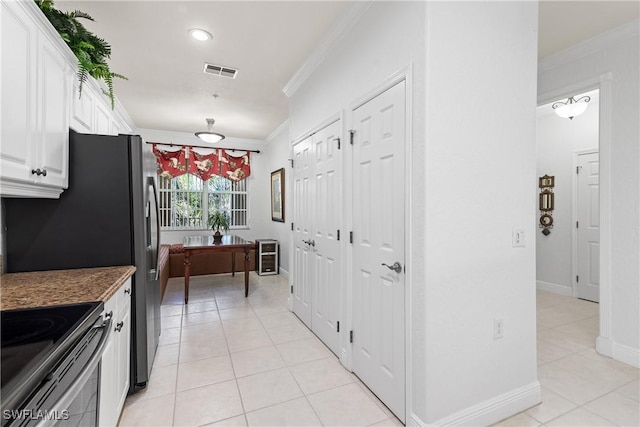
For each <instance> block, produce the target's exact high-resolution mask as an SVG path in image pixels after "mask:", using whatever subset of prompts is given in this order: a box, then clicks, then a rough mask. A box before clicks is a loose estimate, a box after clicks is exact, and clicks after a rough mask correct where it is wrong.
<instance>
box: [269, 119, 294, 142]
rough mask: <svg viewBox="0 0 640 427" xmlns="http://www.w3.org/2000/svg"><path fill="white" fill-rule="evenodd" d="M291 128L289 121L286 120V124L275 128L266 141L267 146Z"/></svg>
mask: <svg viewBox="0 0 640 427" xmlns="http://www.w3.org/2000/svg"><path fill="white" fill-rule="evenodd" d="M288 127H289V119H286V120H285V121H284V122H282V123H280V125H279V126H278V127H277V128H275V129H274V130H273V131H272V132H271V133H270V134H269V136H267V137H266V138H265V139H264V143H265V144H267V145H268V144H270V143H271V141H273V140H274V139H275V138H276V137H277V136H278V135H280V134H281V133H282V132H283V131H285V130H286V129H287V128H288Z"/></svg>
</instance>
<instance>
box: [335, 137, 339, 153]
mask: <svg viewBox="0 0 640 427" xmlns="http://www.w3.org/2000/svg"><path fill="white" fill-rule="evenodd" d="M334 141H338V150H339V149H340V138H335V139H334Z"/></svg>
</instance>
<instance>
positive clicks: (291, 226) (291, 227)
mask: <svg viewBox="0 0 640 427" xmlns="http://www.w3.org/2000/svg"><path fill="white" fill-rule="evenodd" d="M291 231H293V223H291Z"/></svg>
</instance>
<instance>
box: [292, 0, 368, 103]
mask: <svg viewBox="0 0 640 427" xmlns="http://www.w3.org/2000/svg"><path fill="white" fill-rule="evenodd" d="M372 4H373V0H368V1H357V2H354V3H353V5H351V6H350V7H349V8H348V9H347V10H346V12H345V13H344V14H343V15H342V16H341V17H340V18H339V20H338V21H337V23H336V24H335V25H334V26H333V28H332V29H331V31H329V33H328V34H327V35H326V36H325V38H324V39H323V40H322V41H321V42H320V44H318V46H317V47H316V48H315V49H314V50H313V52H312V53H311V54H310V55H309V56H308V57H307V59H306V60H305V62H304V64H302V66H301V67H300V68H299V69H298V71H297V72H296V73H295V74H294V75H293V77H292V78H291V80H289V82H288V83H287V84H286V85H285V86H284V88H282V91H283V92H284V94H285V95H286V96H287V97H288V98H290V97H291V96H292V95H293V94H294V93H295V92H296V91H297V90H298V89H300V86H302V84H303V83H304V82H305V81H306V80H307V79H308V78H309V77H310V76H311V74H312V73H313V72H314V71H315V70H316V69H317V68H318V67H319V66H320V64H321V63H322V61H323V60H324V59H325V58H326V56H327V54H328V53H329V52H330V51H331V50H332V49H333V48H334V47H335V46H336V44H337V43H338V41H339V40H340V39H341V38H342V37H343V36H344V35H345V34H346V33H347V32H348V31H349V30H350V29H351V28H352V27H353V25H354V24H355V23H356V22H357V21H358V20H359V19H360V17H361V16H362V15H364V13H365V12H366V11H367V9H369V7H371V5H372Z"/></svg>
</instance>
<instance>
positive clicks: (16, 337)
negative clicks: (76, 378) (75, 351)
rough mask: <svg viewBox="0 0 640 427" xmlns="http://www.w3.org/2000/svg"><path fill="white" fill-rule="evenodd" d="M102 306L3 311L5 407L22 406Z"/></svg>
mask: <svg viewBox="0 0 640 427" xmlns="http://www.w3.org/2000/svg"><path fill="white" fill-rule="evenodd" d="M103 306H104V304H103V303H102V302H90V303H82V304H69V305H57V306H51V307H39V308H31V309H18V310H3V311H0V329H2V348H1V349H0V350H1V359H2V363H1V365H0V366H1V383H2V389H1V392H2V406H3V409H16V410H17V409H20V406H21V404H22V403H23V402H24V401H25V400H26V399H28V398H29V396H30V395H31V393H33V391H34V390H35V389H37V388H38V386H39V385H40V384H41V383H42V382H43V381H46V380H47V376H48V375H49V373H50V372H51V371H52V370H53V369H54V368H55V367H56V365H57V364H58V363H59V362H60V361H61V360H62V359H63V358H64V356H65V354H66V353H67V352H68V351H69V350H70V349H71V348H72V347H73V345H74V343H75V342H76V341H78V340H79V339H80V338H81V337H82V336H83V335H84V334H85V333H86V332H87V330H89V329H90V328H91V327H92V325H93V324H94V323H95V322H96V321H97V320H98V318H99V317H100V315H101V313H102V310H103Z"/></svg>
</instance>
